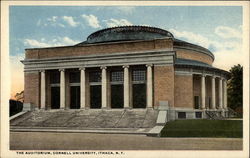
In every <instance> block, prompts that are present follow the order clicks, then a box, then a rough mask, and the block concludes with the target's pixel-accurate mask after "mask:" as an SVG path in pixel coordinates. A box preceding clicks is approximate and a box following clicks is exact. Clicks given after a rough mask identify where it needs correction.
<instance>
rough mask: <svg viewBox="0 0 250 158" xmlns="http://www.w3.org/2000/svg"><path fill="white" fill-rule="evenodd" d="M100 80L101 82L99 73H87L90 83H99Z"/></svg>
mask: <svg viewBox="0 0 250 158" xmlns="http://www.w3.org/2000/svg"><path fill="white" fill-rule="evenodd" d="M101 80H102V76H101V72H98V71H95V72H90V73H89V81H90V82H101Z"/></svg>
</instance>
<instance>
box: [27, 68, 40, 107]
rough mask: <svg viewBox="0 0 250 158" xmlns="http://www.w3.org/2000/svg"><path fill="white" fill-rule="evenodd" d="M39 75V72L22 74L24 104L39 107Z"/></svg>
mask: <svg viewBox="0 0 250 158" xmlns="http://www.w3.org/2000/svg"><path fill="white" fill-rule="evenodd" d="M39 82H40V75H39V72H29V73H27V72H26V73H24V103H31V104H34V105H35V107H37V108H38V107H39V106H40V97H39V96H40V83H39Z"/></svg>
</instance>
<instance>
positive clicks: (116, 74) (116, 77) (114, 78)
mask: <svg viewBox="0 0 250 158" xmlns="http://www.w3.org/2000/svg"><path fill="white" fill-rule="evenodd" d="M123 78H124V76H123V72H122V71H113V72H111V82H122V81H123Z"/></svg>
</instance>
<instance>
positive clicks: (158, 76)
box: [154, 66, 174, 106]
mask: <svg viewBox="0 0 250 158" xmlns="http://www.w3.org/2000/svg"><path fill="white" fill-rule="evenodd" d="M159 101H168V102H169V105H170V106H174V67H173V66H154V106H159Z"/></svg>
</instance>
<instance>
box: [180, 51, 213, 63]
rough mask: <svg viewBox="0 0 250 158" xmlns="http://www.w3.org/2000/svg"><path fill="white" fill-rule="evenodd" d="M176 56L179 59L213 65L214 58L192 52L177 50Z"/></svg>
mask: <svg viewBox="0 0 250 158" xmlns="http://www.w3.org/2000/svg"><path fill="white" fill-rule="evenodd" d="M176 56H177V58H183V59H190V60H197V61H200V62H203V63H207V64H210V65H212V63H213V59H212V57H210V56H208V55H206V54H203V53H199V52H195V51H192V50H185V49H176Z"/></svg>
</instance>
